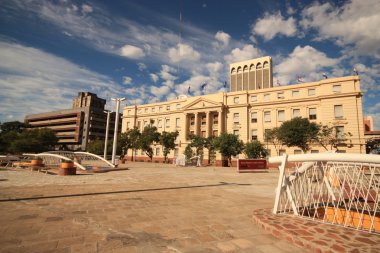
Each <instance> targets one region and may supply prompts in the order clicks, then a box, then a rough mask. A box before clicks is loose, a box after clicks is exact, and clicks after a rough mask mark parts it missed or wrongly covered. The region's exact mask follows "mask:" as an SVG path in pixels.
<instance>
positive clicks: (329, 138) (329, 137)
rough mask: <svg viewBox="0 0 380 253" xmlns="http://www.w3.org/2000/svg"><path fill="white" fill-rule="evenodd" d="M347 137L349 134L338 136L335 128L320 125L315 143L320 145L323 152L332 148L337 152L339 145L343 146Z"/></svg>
mask: <svg viewBox="0 0 380 253" xmlns="http://www.w3.org/2000/svg"><path fill="white" fill-rule="evenodd" d="M348 136H351V133H350V132H348V133H343V134H342V136H338V133H337V131H336V127H334V126H326V125H320V126H319V132H318V138H317V140H316V142H317V143H318V144H320V145H321V146H322V147H323V148H324V149H325V150H332V149H333V148H334V149H336V150H338V149H339V145H345V144H346V142H347V140H348V138H347V137H348Z"/></svg>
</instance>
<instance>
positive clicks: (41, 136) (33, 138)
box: [9, 128, 58, 153]
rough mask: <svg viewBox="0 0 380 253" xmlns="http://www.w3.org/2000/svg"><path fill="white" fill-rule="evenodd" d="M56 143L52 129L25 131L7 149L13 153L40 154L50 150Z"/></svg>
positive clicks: (56, 139)
mask: <svg viewBox="0 0 380 253" xmlns="http://www.w3.org/2000/svg"><path fill="white" fill-rule="evenodd" d="M57 143H58V138H57V136H56V135H55V132H54V131H53V130H52V129H49V128H36V129H25V130H23V131H22V132H21V133H20V135H19V136H18V137H17V139H16V140H14V141H12V143H11V145H10V147H9V149H10V151H12V152H14V153H23V152H34V153H40V152H45V151H49V150H52V149H53V148H54V146H55V145H57Z"/></svg>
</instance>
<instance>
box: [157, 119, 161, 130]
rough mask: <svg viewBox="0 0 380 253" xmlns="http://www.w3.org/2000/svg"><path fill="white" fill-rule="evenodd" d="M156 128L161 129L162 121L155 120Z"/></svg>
mask: <svg viewBox="0 0 380 253" xmlns="http://www.w3.org/2000/svg"><path fill="white" fill-rule="evenodd" d="M157 127H158V128H162V119H159V120H157Z"/></svg>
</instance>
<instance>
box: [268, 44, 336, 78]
mask: <svg viewBox="0 0 380 253" xmlns="http://www.w3.org/2000/svg"><path fill="white" fill-rule="evenodd" d="M338 62H339V59H334V58H329V57H327V56H326V54H325V53H323V52H320V51H318V50H316V49H315V48H313V47H311V46H305V47H301V46H297V47H296V48H294V50H293V52H292V53H291V54H290V55H289V56H288V57H286V58H285V59H283V60H282V62H281V63H280V64H278V65H276V66H275V68H274V72H275V76H276V78H274V79H279V81H280V83H281V85H283V84H289V83H290V82H294V81H295V79H296V76H297V75H302V76H304V77H305V78H304V79H305V81H315V80H319V79H321V78H322V69H323V68H325V67H332V66H334V65H336V64H337V63H338Z"/></svg>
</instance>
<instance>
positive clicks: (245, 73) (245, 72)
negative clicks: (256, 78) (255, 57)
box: [243, 65, 248, 90]
mask: <svg viewBox="0 0 380 253" xmlns="http://www.w3.org/2000/svg"><path fill="white" fill-rule="evenodd" d="M243 90H248V66H247V65H246V66H244V68H243Z"/></svg>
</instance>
